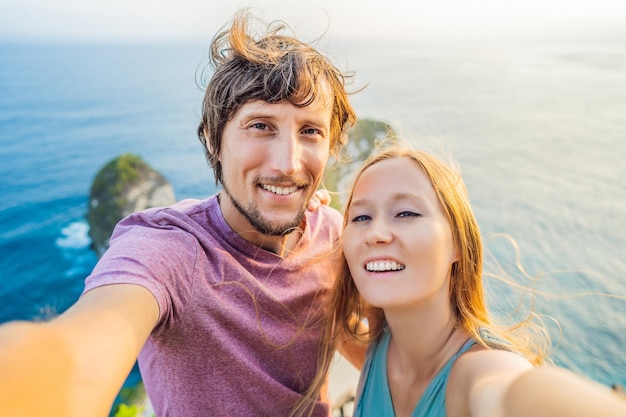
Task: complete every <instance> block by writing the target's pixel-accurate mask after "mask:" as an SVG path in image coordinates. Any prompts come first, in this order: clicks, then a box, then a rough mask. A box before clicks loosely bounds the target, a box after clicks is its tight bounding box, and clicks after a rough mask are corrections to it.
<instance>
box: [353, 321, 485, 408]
mask: <svg viewBox="0 0 626 417" xmlns="http://www.w3.org/2000/svg"><path fill="white" fill-rule="evenodd" d="M390 340H391V332H389V330H388V329H385V332H383V334H382V335H381V337H380V338H379V340H378V342H374V345H372V346H371V347H370V350H369V351H368V354H367V359H366V362H365V365H364V366H363V372H362V373H361V378H360V379H359V387H358V390H357V398H356V404H355V412H354V417H368V416H375V417H395V415H396V414H395V412H394V410H393V403H392V401H391V392H390V391H389V384H388V383H387V351H388V349H389V341H390ZM473 344H474V341H473V340H472V339H469V340H468V341H467V342H465V344H464V345H463V347H461V349H460V350H459V351H458V352H457V353H456V354H455V355H454V356H452V357H451V358H450V360H448V362H447V363H446V364H445V365H444V367H443V368H442V369H441V370H440V371H439V373H438V374H437V375H436V376H435V377H434V378H433V380H432V381H431V382H430V384H428V386H427V387H426V390H425V391H424V394H422V397H421V398H420V400H419V402H418V403H417V406H416V407H415V410H413V413H412V414H411V417H446V407H445V400H446V385H447V382H448V375H449V374H450V369H452V365H453V364H454V362H455V361H456V359H457V358H458V357H459V356H460V355H461V354H462V353H463V352H465V351H466V350H468V349H469V348H470V347H472V345H473Z"/></svg>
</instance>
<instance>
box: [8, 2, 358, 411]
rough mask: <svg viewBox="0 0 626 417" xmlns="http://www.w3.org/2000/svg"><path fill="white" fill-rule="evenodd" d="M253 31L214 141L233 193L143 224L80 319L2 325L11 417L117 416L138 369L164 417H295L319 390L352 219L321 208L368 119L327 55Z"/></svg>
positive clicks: (275, 32) (210, 142) (223, 99)
mask: <svg viewBox="0 0 626 417" xmlns="http://www.w3.org/2000/svg"><path fill="white" fill-rule="evenodd" d="M249 26H250V25H249V16H248V15H247V14H246V13H245V12H240V13H238V14H237V15H236V16H235V18H234V20H233V22H232V25H231V27H230V28H229V29H226V30H224V31H222V32H221V33H219V34H218V35H217V36H216V37H215V39H214V41H213V43H212V46H211V57H212V61H213V64H214V66H215V73H214V75H213V76H212V78H211V80H210V82H209V84H208V87H207V91H206V95H205V99H204V103H203V116H202V122H201V123H200V127H199V129H198V134H199V137H200V140H201V142H202V143H203V145H204V147H205V149H206V155H207V158H208V160H209V162H210V164H211V166H212V167H213V169H214V173H215V178H216V181H217V182H218V183H221V184H222V185H223V191H222V192H220V193H219V194H217V195H215V196H212V197H210V198H209V199H207V200H204V201H195V200H193V201H192V200H186V201H182V202H180V203H178V204H176V205H174V206H172V207H168V208H160V209H151V210H147V211H145V212H141V213H136V214H134V215H131V216H129V217H128V218H127V219H125V220H123V221H122V222H120V224H118V226H117V228H116V230H115V232H114V233H113V236H112V238H111V244H110V248H109V250H108V251H107V252H106V253H105V254H104V256H103V257H102V259H101V260H100V262H99V263H98V265H97V266H96V267H95V269H94V271H93V273H92V274H91V275H90V276H89V277H88V278H87V280H86V287H85V292H84V293H83V295H82V296H81V298H80V299H79V300H78V301H77V302H76V304H75V305H74V306H72V307H71V308H70V309H69V310H68V311H67V312H65V313H64V314H62V315H61V316H60V317H58V318H56V319H55V320H52V321H51V322H48V323H40V324H34V323H10V324H8V325H5V326H2V327H0V344H2V345H3V346H4V347H3V350H2V351H0V369H2V374H3V375H0V385H2V386H3V389H2V390H0V391H3V392H2V393H0V404H2V412H7V413H8V414H7V415H12V416H14V415H37V416H43V415H54V416H61V415H63V416H74V415H80V416H92V415H93V416H100V415H106V413H108V411H109V409H110V406H111V403H112V401H113V399H114V398H115V396H116V394H117V392H118V390H119V388H120V386H121V385H122V383H123V381H124V379H125V378H126V376H127V375H128V373H129V371H130V369H131V367H132V365H133V364H134V362H135V360H136V359H137V357H138V358H139V365H140V369H141V372H142V375H143V378H144V382H145V385H146V389H147V391H148V394H149V396H150V399H151V401H152V403H153V406H154V409H155V412H156V415H157V416H159V417H161V416H185V417H193V416H221V415H223V416H245V415H250V416H252V415H254V416H280V415H288V414H289V412H290V411H291V409H292V407H293V406H294V405H295V404H296V403H297V401H298V400H299V399H300V398H301V397H302V394H303V393H304V392H305V391H306V389H307V388H308V386H309V384H310V383H311V381H312V378H313V377H314V376H315V370H316V362H317V356H316V355H317V346H318V342H319V340H320V338H321V337H322V335H321V331H322V326H321V325H320V320H321V318H322V317H323V314H322V305H323V301H324V298H325V295H326V293H327V291H328V290H329V288H330V286H331V283H332V280H333V277H334V273H333V259H334V258H333V256H332V254H333V248H334V244H335V242H336V241H337V239H338V237H339V231H340V223H341V216H340V215H339V213H337V212H336V211H334V210H333V209H331V208H329V207H327V206H322V207H320V208H319V209H318V210H316V211H313V212H308V211H307V210H306V206H307V203H308V201H309V199H310V198H311V196H312V195H313V193H314V191H315V190H316V188H317V186H318V185H319V184H320V181H321V177H322V174H323V170H324V167H325V165H326V162H327V160H328V157H329V154H330V153H331V152H336V151H337V150H338V149H339V148H340V146H341V145H342V144H343V138H344V134H345V130H346V128H347V127H348V126H349V125H350V124H353V123H354V121H355V113H354V111H353V109H352V107H351V106H350V104H349V103H348V100H347V94H346V91H345V85H344V77H343V75H342V74H341V73H340V72H339V71H338V70H337V69H336V68H335V67H334V66H333V65H332V64H331V63H329V62H328V61H327V60H326V58H325V57H323V56H322V55H321V54H319V52H317V51H316V50H315V49H314V48H312V47H310V46H308V45H306V44H304V43H301V42H299V41H298V40H296V39H294V38H293V37H290V36H285V35H282V34H281V28H273V29H272V28H270V30H269V31H268V33H267V34H265V35H263V36H261V37H260V38H258V39H255V38H254V37H253V36H252V35H251V34H250V33H249V31H248V30H249ZM42 347H43V348H42ZM18 352H19V353H18ZM361 357H362V355H361V354H360V353H357V354H356V355H355V358H357V359H356V360H357V362H358V361H359V360H360V359H361ZM31 397H32V398H31ZM328 414H329V406H328V404H326V403H325V402H323V401H319V402H318V403H317V404H316V405H315V408H314V413H313V415H315V416H328Z"/></svg>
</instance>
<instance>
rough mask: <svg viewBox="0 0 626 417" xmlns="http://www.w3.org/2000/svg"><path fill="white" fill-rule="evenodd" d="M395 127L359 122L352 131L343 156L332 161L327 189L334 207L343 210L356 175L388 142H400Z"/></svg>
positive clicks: (371, 122)
mask: <svg viewBox="0 0 626 417" xmlns="http://www.w3.org/2000/svg"><path fill="white" fill-rule="evenodd" d="M396 138H397V133H396V131H395V129H394V128H393V126H391V125H390V124H388V123H385V122H382V121H380V120H374V119H359V120H358V121H357V123H356V124H355V125H354V126H353V127H352V128H351V129H350V130H349V131H348V144H347V145H346V146H345V147H344V150H343V152H342V154H341V155H339V156H338V157H337V158H333V159H331V160H330V161H329V162H328V165H327V167H326V171H325V174H324V182H323V185H324V187H325V188H326V189H327V190H329V191H330V192H331V196H332V201H331V206H333V207H335V208H336V209H338V210H339V211H341V209H342V207H343V203H344V201H345V198H344V197H345V193H346V192H347V190H348V188H349V187H348V185H349V183H350V180H351V177H352V174H353V172H354V171H355V170H356V169H357V168H358V167H360V166H361V164H362V163H363V162H364V161H365V160H366V159H367V158H368V157H369V156H370V155H371V154H372V152H373V151H375V150H376V148H377V146H378V143H379V142H382V141H384V140H385V139H396Z"/></svg>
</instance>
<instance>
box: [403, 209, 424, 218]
mask: <svg viewBox="0 0 626 417" xmlns="http://www.w3.org/2000/svg"><path fill="white" fill-rule="evenodd" d="M419 216H421V214H419V213H416V212H414V211H409V210H404V211H401V212H400V213H398V217H419Z"/></svg>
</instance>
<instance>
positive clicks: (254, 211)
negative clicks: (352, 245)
mask: <svg viewBox="0 0 626 417" xmlns="http://www.w3.org/2000/svg"><path fill="white" fill-rule="evenodd" d="M331 103H332V100H329V99H327V98H326V99H323V100H316V101H314V102H313V103H311V104H310V105H309V106H306V107H296V106H294V105H292V104H290V103H287V102H285V103H276V104H270V103H267V102H265V101H260V100H259V101H251V102H248V103H246V104H244V105H243V106H242V107H241V108H240V109H239V111H238V112H237V113H236V114H235V116H234V117H233V118H232V119H231V120H229V121H228V122H227V123H226V125H225V126H224V131H223V135H222V145H221V152H220V157H219V160H220V162H221V165H222V172H223V184H224V191H225V193H224V194H225V196H224V198H222V199H221V200H220V204H221V208H222V212H223V214H224V217H225V219H226V221H227V222H228V224H229V225H230V227H231V228H232V229H233V230H234V231H235V232H237V233H238V234H240V235H241V236H242V237H243V238H244V239H246V240H249V241H252V242H254V241H255V240H256V239H257V238H262V236H259V234H262V235H274V236H277V235H283V234H288V233H290V232H291V231H293V230H294V228H297V227H299V226H301V223H302V220H303V218H304V213H305V210H306V206H307V203H308V201H309V198H310V197H311V195H312V194H313V192H314V191H315V189H316V188H317V186H318V185H319V182H320V180H321V177H322V174H323V171H324V167H325V166H326V162H327V160H328V156H329V150H330V121H331V114H332V108H331Z"/></svg>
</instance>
